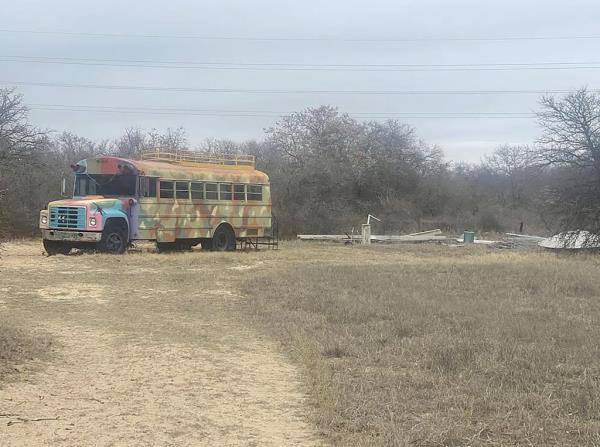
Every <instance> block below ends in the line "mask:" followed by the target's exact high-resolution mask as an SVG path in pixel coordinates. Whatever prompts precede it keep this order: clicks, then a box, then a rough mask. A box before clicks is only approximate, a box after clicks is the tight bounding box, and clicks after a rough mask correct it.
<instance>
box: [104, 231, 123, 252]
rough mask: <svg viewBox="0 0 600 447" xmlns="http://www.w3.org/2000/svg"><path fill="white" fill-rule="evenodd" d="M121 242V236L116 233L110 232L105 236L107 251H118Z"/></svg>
mask: <svg viewBox="0 0 600 447" xmlns="http://www.w3.org/2000/svg"><path fill="white" fill-rule="evenodd" d="M122 243H123V241H122V240H121V236H119V235H118V234H117V233H111V234H109V235H108V237H107V238H106V248H108V250H109V251H119V250H120V249H121V245H122Z"/></svg>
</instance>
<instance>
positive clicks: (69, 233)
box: [40, 151, 272, 255]
mask: <svg viewBox="0 0 600 447" xmlns="http://www.w3.org/2000/svg"><path fill="white" fill-rule="evenodd" d="M71 168H72V169H73V171H74V173H75V185H74V191H73V198H71V199H66V200H57V201H54V202H50V203H49V204H48V207H47V209H45V210H43V211H41V212H40V229H41V231H42V237H43V243H44V248H45V250H46V252H47V253H48V254H49V255H53V254H58V253H61V254H67V253H68V252H69V251H70V250H71V249H72V248H91V247H95V248H97V249H98V250H100V251H104V252H109V253H123V252H124V251H125V250H126V249H127V247H128V245H129V244H130V243H131V242H132V241H136V240H147V241H156V244H157V247H158V249H159V250H174V249H190V248H191V247H192V246H194V245H198V244H201V245H202V248H206V249H210V250H218V251H225V250H235V248H236V245H237V241H245V240H249V239H250V240H258V239H259V238H263V237H265V236H267V235H268V233H269V231H270V228H271V225H272V218H271V194H270V188H269V178H268V176H267V175H266V174H264V173H263V172H260V171H257V170H256V168H255V162H254V157H252V156H246V155H234V156H223V157H218V156H208V155H205V154H201V153H196V152H177V153H168V152H159V151H157V152H152V153H146V154H144V156H142V159H141V160H128V159H123V158H118V157H110V156H99V157H94V158H89V159H86V160H81V161H80V162H78V163H77V164H75V165H72V166H71Z"/></svg>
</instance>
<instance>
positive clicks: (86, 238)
mask: <svg viewBox="0 0 600 447" xmlns="http://www.w3.org/2000/svg"><path fill="white" fill-rule="evenodd" d="M42 237H43V238H44V239H46V240H49V241H70V242H100V239H102V233H96V232H92V231H66V230H42Z"/></svg>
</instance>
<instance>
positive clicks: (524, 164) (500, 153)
mask: <svg viewBox="0 0 600 447" xmlns="http://www.w3.org/2000/svg"><path fill="white" fill-rule="evenodd" d="M484 167H485V168H487V170H488V171H490V173H491V174H492V175H496V176H498V177H499V178H500V180H501V181H502V183H503V184H501V185H498V186H499V188H498V189H500V190H501V191H498V192H501V193H502V192H503V191H502V190H504V191H505V190H506V189H508V196H509V201H510V206H511V207H512V208H516V207H517V206H519V205H522V204H523V199H524V197H523V195H524V190H525V188H526V186H527V183H528V182H529V180H530V177H532V176H534V175H535V173H536V172H537V169H536V168H535V167H534V166H533V164H532V161H531V149H530V148H529V147H527V146H511V145H504V146H500V147H499V148H497V149H496V150H495V151H494V152H493V153H492V154H491V155H488V156H486V157H485V158H484Z"/></svg>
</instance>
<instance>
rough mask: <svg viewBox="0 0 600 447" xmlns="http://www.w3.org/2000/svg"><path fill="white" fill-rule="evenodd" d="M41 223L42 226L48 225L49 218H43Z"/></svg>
mask: <svg viewBox="0 0 600 447" xmlns="http://www.w3.org/2000/svg"><path fill="white" fill-rule="evenodd" d="M41 222H42V225H46V224H47V223H48V216H42V219H41Z"/></svg>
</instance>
